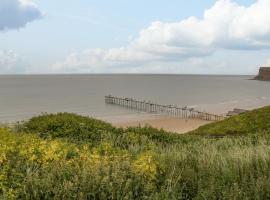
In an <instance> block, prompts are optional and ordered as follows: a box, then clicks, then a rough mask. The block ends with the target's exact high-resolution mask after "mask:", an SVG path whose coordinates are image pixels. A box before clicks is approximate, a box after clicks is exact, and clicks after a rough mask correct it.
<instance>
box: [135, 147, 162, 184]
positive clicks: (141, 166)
mask: <svg viewBox="0 0 270 200" xmlns="http://www.w3.org/2000/svg"><path fill="white" fill-rule="evenodd" d="M133 168H134V172H135V173H136V174H139V175H142V176H143V177H145V178H147V179H150V180H154V179H155V178H156V174H157V165H156V162H155V160H154V157H153V154H152V153H151V152H145V153H143V154H141V155H140V156H139V157H138V158H137V160H135V162H134V163H133Z"/></svg>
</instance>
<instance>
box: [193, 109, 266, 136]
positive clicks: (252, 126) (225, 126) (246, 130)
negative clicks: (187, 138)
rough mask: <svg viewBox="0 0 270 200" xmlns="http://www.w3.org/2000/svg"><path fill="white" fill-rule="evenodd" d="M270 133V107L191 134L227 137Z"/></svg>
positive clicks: (210, 125) (214, 124)
mask: <svg viewBox="0 0 270 200" xmlns="http://www.w3.org/2000/svg"><path fill="white" fill-rule="evenodd" d="M258 132H270V106H268V107H264V108H260V109H256V110H253V111H250V112H246V113H242V114H240V115H237V116H233V117H230V118H228V119H226V120H223V121H220V122H216V123H212V124H208V125H205V126H202V127H200V128H198V129H197V130H195V131H192V132H190V133H191V134H198V135H209V136H225V135H246V134H256V133H258Z"/></svg>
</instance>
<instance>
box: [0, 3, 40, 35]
mask: <svg viewBox="0 0 270 200" xmlns="http://www.w3.org/2000/svg"><path fill="white" fill-rule="evenodd" d="M41 16H42V14H41V12H40V11H39V9H38V8H37V6H36V5H35V4H34V3H32V2H30V1H29V0H0V31H4V30H9V29H19V28H21V27H24V26H25V25H26V24H27V23H28V22H31V21H33V20H36V19H38V18H40V17H41Z"/></svg>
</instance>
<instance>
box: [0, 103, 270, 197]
mask: <svg viewBox="0 0 270 200" xmlns="http://www.w3.org/2000/svg"><path fill="white" fill-rule="evenodd" d="M268 109H269V108H263V109H262V110H256V111H254V114H255V115H256V120H257V122H258V123H256V124H254V123H253V125H252V126H250V124H251V123H250V122H249V119H252V118H253V117H252V116H251V115H252V112H250V113H246V114H244V115H240V116H238V117H235V118H240V119H241V118H243V119H241V122H242V123H244V122H246V123H247V124H246V126H247V127H246V128H245V129H244V128H241V129H238V127H236V129H235V130H237V131H239V130H241V131H242V130H245V131H246V132H241V136H238V137H232V136H226V134H229V135H230V134H231V132H227V129H226V126H225V125H224V124H223V123H228V124H230V125H231V126H233V123H235V121H234V120H236V119H234V118H232V119H231V120H232V121H231V120H229V119H228V120H226V121H224V122H219V123H222V125H220V124H219V123H216V124H212V126H211V129H209V130H215V131H213V132H211V131H209V132H208V131H207V130H206V129H207V128H209V126H208V125H207V126H205V127H203V128H201V130H202V133H201V135H211V134H213V135H215V134H216V133H217V132H219V133H221V130H223V132H222V134H221V135H223V136H224V137H222V138H215V137H202V136H201V135H200V134H199V132H196V131H195V132H192V133H193V134H186V135H177V134H172V133H167V132H165V131H162V130H157V129H154V128H151V127H146V128H129V129H116V128H114V127H112V126H111V125H110V124H107V123H104V122H102V121H99V120H95V119H91V118H87V117H82V116H78V115H75V114H68V113H60V114H56V115H43V116H40V117H35V118H32V119H31V120H29V121H27V122H24V123H21V124H19V125H18V126H17V127H16V128H15V129H10V128H0V199H269V198H270V181H269V180H270V148H269V147H270V134H269V133H270V131H269V129H268V127H269V123H270V121H268V122H267V121H265V123H267V124H265V123H264V124H263V125H259V124H261V122H260V121H261V120H264V119H265V117H267V116H268ZM265 112H267V113H265ZM261 117H263V118H264V119H260V120H259V119H258V118H261ZM237 120H238V119H237ZM243 126H244V125H243ZM254 126H255V127H257V128H254ZM214 127H215V128H214ZM220 127H221V128H220ZM199 130H200V129H199ZM199 130H197V131H199ZM217 130H219V131H217ZM224 130H225V131H224ZM230 130H232V127H230ZM194 133H196V134H194ZM206 133H207V134H206ZM237 133H239V132H237Z"/></svg>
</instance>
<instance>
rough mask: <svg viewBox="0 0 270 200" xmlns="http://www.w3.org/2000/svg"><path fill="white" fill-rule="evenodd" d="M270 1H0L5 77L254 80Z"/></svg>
mask: <svg viewBox="0 0 270 200" xmlns="http://www.w3.org/2000/svg"><path fill="white" fill-rule="evenodd" d="M261 65H270V0H257V1H256V0H203V1H202V0H189V1H186V0H170V1H165V0H147V1H145V0H136V1H134V0H132V1H131V0H113V1H108V0H76V1H74V0H57V1H56V0H46V1H44V0H0V74H13V73H27V74H28V73H35V74H36V73H181V74H256V73H257V70H258V67H259V66H261Z"/></svg>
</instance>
